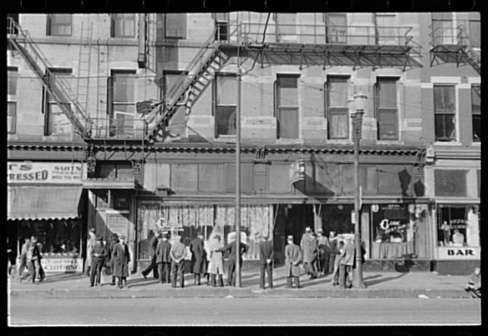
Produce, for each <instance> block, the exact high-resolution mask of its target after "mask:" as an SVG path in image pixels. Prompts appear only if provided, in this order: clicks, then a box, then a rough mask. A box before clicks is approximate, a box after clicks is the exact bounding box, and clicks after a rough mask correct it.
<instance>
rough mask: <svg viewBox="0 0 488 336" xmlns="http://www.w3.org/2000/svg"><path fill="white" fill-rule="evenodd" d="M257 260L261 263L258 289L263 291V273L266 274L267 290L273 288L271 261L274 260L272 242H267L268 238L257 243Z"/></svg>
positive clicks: (265, 237)
mask: <svg viewBox="0 0 488 336" xmlns="http://www.w3.org/2000/svg"><path fill="white" fill-rule="evenodd" d="M259 258H260V261H261V282H260V283H259V287H261V289H264V288H265V286H264V283H265V281H264V280H265V279H264V278H265V275H264V273H265V271H266V272H267V273H268V284H269V288H270V289H272V288H273V259H274V251H273V242H272V241H270V240H268V236H267V235H266V236H264V237H263V241H261V242H260V243H259Z"/></svg>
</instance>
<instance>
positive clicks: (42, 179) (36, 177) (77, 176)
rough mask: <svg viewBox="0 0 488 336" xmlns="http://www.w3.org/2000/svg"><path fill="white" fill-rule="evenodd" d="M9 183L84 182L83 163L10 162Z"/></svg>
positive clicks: (8, 165)
mask: <svg viewBox="0 0 488 336" xmlns="http://www.w3.org/2000/svg"><path fill="white" fill-rule="evenodd" d="M7 168H8V171H7V183H22V184H26V183H63V184H65V183H82V178H83V174H86V173H84V172H83V169H82V165H81V163H55V162H8V163H7Z"/></svg>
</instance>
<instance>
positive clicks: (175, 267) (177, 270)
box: [169, 236, 186, 288]
mask: <svg viewBox="0 0 488 336" xmlns="http://www.w3.org/2000/svg"><path fill="white" fill-rule="evenodd" d="M169 255H170V257H171V260H172V261H171V273H173V281H172V282H171V287H173V288H175V287H176V280H177V277H178V274H179V275H180V287H181V288H183V287H185V257H186V246H185V244H183V243H182V242H181V237H180V236H176V237H175V241H174V244H173V246H171V250H170V252H169Z"/></svg>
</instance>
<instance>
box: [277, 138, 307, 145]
mask: <svg viewBox="0 0 488 336" xmlns="http://www.w3.org/2000/svg"><path fill="white" fill-rule="evenodd" d="M276 144H278V145H303V139H276Z"/></svg>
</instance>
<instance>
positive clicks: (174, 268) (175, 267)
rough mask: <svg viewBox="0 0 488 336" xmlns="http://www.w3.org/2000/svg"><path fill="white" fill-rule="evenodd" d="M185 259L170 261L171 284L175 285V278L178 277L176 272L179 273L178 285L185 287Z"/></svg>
mask: <svg viewBox="0 0 488 336" xmlns="http://www.w3.org/2000/svg"><path fill="white" fill-rule="evenodd" d="M184 267H185V260H181V261H179V262H175V261H172V262H171V273H173V281H172V283H171V285H172V286H173V287H176V280H177V278H178V274H179V275H180V287H181V288H183V287H185V278H184V276H185V270H184Z"/></svg>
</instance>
